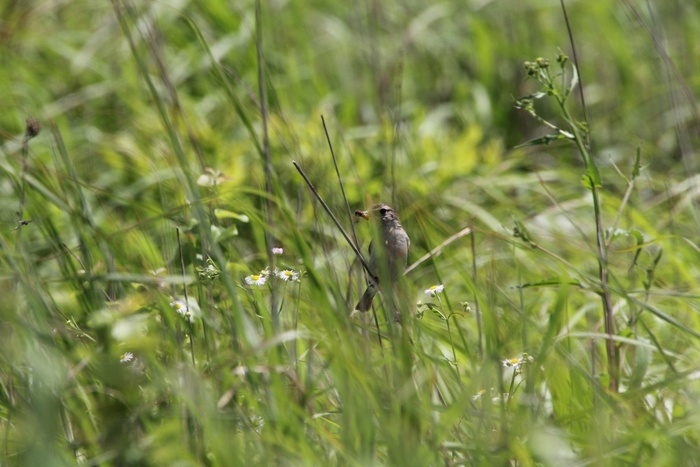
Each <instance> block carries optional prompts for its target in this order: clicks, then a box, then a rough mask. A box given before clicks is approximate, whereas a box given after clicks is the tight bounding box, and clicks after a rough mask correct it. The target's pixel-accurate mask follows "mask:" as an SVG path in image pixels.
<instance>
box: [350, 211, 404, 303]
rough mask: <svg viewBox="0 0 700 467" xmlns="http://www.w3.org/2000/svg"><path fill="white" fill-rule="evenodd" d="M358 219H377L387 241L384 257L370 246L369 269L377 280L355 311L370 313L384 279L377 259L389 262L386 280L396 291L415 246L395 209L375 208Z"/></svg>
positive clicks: (372, 279)
mask: <svg viewBox="0 0 700 467" xmlns="http://www.w3.org/2000/svg"><path fill="white" fill-rule="evenodd" d="M355 215H358V216H361V217H364V218H365V219H375V220H376V222H379V223H380V224H379V225H380V228H381V235H382V238H383V239H384V245H383V248H384V251H383V252H382V253H383V254H382V253H379V254H378V253H377V251H376V247H375V246H374V245H373V242H370V244H369V264H368V266H369V269H370V272H371V274H372V276H373V277H370V278H369V280H368V281H367V289H366V290H365V293H364V294H363V295H362V298H360V301H359V302H358V303H357V305H356V306H355V311H354V312H356V311H361V312H366V311H368V310H369V309H370V307H371V306H372V300H374V296H375V295H377V290H378V280H379V277H380V269H378V268H377V257H380V258H382V259H384V260H385V261H386V262H387V265H386V277H387V278H388V279H389V281H390V284H389V286H390V287H393V285H394V284H395V283H396V282H397V281H398V280H399V279H400V278H401V276H402V274H403V272H404V270H405V269H406V261H407V258H408V247H409V246H411V240H410V239H409V238H408V235H407V234H406V231H405V230H404V229H403V227H402V226H401V222H400V221H399V216H398V215H397V214H396V211H394V209H393V208H392V207H391V206H388V205H386V204H374V205H372V206H370V208H369V210H367V211H356V212H355ZM381 271H382V272H384V270H383V269H381ZM382 277H383V276H382Z"/></svg>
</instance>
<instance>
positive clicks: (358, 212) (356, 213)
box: [355, 209, 369, 220]
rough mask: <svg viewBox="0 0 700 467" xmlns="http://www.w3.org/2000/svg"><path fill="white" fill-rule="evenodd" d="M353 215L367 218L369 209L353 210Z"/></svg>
mask: <svg viewBox="0 0 700 467" xmlns="http://www.w3.org/2000/svg"><path fill="white" fill-rule="evenodd" d="M355 217H362V218H363V219H367V220H369V211H360V210H359V209H358V210H357V211H355Z"/></svg>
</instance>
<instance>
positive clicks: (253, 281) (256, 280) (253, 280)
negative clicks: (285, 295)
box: [245, 274, 267, 286]
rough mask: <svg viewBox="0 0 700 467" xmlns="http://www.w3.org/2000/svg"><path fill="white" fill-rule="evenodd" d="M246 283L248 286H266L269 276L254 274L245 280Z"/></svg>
mask: <svg viewBox="0 0 700 467" xmlns="http://www.w3.org/2000/svg"><path fill="white" fill-rule="evenodd" d="M245 282H246V284H248V285H258V286H260V285H265V282H267V275H265V274H253V275H250V276H247V277H246V278H245Z"/></svg>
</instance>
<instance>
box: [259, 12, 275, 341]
mask: <svg viewBox="0 0 700 467" xmlns="http://www.w3.org/2000/svg"><path fill="white" fill-rule="evenodd" d="M255 33H256V40H255V50H256V52H257V59H258V92H259V94H260V118H261V120H262V122H261V123H262V129H263V141H262V152H263V158H264V160H265V191H266V192H267V200H266V205H265V211H266V214H267V228H266V229H265V245H266V247H267V262H268V265H269V267H270V271H273V272H274V270H275V255H274V254H272V248H273V247H274V246H275V245H274V243H275V237H274V235H273V234H272V226H273V225H274V216H273V215H272V207H273V202H272V200H273V195H274V190H273V186H272V176H273V168H272V157H271V155H270V137H269V134H268V129H267V93H266V92H265V73H264V71H263V68H264V67H263V43H262V11H261V7H260V0H257V1H256V2H255ZM277 292H278V291H277V287H276V286H275V281H271V283H270V314H271V316H272V329H273V332H274V333H275V334H276V333H278V332H279V330H280V323H279V311H280V310H278V309H277V302H278V296H277V295H278V294H277Z"/></svg>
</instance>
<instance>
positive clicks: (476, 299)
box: [471, 228, 484, 360]
mask: <svg viewBox="0 0 700 467" xmlns="http://www.w3.org/2000/svg"><path fill="white" fill-rule="evenodd" d="M471 232H472V234H471V248H472V282H473V283H474V291H475V292H476V290H477V285H476V271H477V269H476V245H475V242H474V229H473V228H471ZM474 308H475V309H476V327H477V330H478V332H479V359H480V360H483V359H484V335H483V332H482V327H481V309H480V308H479V294H478V293H474Z"/></svg>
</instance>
